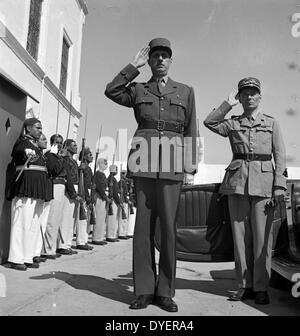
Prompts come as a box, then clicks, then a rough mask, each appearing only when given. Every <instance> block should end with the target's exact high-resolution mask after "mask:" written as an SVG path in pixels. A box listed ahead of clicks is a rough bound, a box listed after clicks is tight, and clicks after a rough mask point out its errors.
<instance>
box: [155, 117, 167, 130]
mask: <svg viewBox="0 0 300 336" xmlns="http://www.w3.org/2000/svg"><path fill="white" fill-rule="evenodd" d="M165 124H166V122H165V121H164V120H157V130H158V131H160V132H161V131H163V130H164V129H165Z"/></svg>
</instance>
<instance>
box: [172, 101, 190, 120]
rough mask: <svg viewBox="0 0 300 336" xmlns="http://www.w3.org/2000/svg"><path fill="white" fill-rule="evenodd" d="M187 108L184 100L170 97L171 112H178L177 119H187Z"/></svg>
mask: <svg viewBox="0 0 300 336" xmlns="http://www.w3.org/2000/svg"><path fill="white" fill-rule="evenodd" d="M186 108H187V104H186V102H185V101H184V100H182V99H179V98H171V99H170V110H171V113H176V117H177V121H184V120H185V110H186Z"/></svg>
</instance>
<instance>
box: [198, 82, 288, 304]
mask: <svg viewBox="0 0 300 336" xmlns="http://www.w3.org/2000/svg"><path fill="white" fill-rule="evenodd" d="M260 100H261V85H260V81H259V80H258V79H257V78H253V77H247V78H243V79H242V80H240V82H239V83H238V93H237V94H236V92H233V93H232V94H231V95H230V96H229V98H228V99H227V101H224V102H223V103H222V104H221V106H220V107H219V108H217V109H216V110H213V111H212V112H211V113H210V114H209V115H208V116H207V118H206V119H205V121H204V125H205V126H206V127H208V128H209V129H210V130H212V131H213V132H215V133H218V134H220V135H222V136H224V137H227V136H228V137H229V140H230V144H231V148H232V152H233V159H232V161H231V162H230V164H229V166H228V167H227V168H226V174H225V176H224V180H223V183H222V185H221V188H220V193H223V194H227V195H229V196H228V204H229V211H230V218H231V225H232V231H233V238H234V250H235V267H236V276H237V281H238V285H239V287H240V290H239V291H238V292H237V293H236V294H234V295H233V296H232V297H231V299H232V300H241V301H243V300H246V299H255V302H256V303H257V304H268V303H269V296H268V292H267V289H268V283H269V277H270V272H271V257H272V219H273V213H274V211H273V210H272V209H268V206H267V207H266V205H267V204H268V202H269V201H270V198H271V197H272V196H273V197H274V198H275V199H277V200H278V199H279V198H280V197H282V196H283V195H284V194H285V190H286V179H285V147H284V143H283V139H282V136H281V132H280V127H279V124H278V122H277V121H276V120H275V119H274V118H273V117H271V116H269V115H266V114H264V113H263V112H262V110H261V109H260V107H259V104H260ZM239 102H240V103H241V104H242V106H243V109H244V113H243V114H242V115H239V116H233V117H232V118H231V119H226V118H225V116H226V114H227V113H228V112H229V111H230V110H231V109H232V107H233V106H235V105H237V104H238V103H239ZM272 157H273V159H274V162H275V169H273V165H272Z"/></svg>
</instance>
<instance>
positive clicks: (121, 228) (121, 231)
mask: <svg viewBox="0 0 300 336" xmlns="http://www.w3.org/2000/svg"><path fill="white" fill-rule="evenodd" d="M123 207H124V211H125V214H126V219H122V209H121V208H119V209H118V211H119V216H118V217H119V223H118V235H119V236H122V237H124V236H127V232H128V204H127V203H123Z"/></svg>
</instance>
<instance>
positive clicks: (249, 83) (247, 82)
mask: <svg viewBox="0 0 300 336" xmlns="http://www.w3.org/2000/svg"><path fill="white" fill-rule="evenodd" d="M245 87H253V88H255V89H257V90H258V92H259V93H260V81H259V80H258V79H257V78H254V77H246V78H243V79H241V80H240V81H239V84H238V90H239V92H240V91H241V90H242V89H243V88H245Z"/></svg>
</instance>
